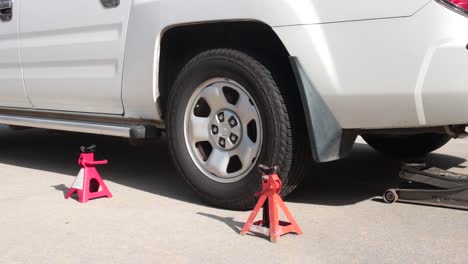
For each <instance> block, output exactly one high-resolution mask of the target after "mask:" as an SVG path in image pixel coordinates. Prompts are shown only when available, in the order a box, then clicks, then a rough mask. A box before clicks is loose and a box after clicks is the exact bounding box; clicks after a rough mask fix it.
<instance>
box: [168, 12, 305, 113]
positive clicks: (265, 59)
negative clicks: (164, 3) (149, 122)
mask: <svg viewBox="0 0 468 264" xmlns="http://www.w3.org/2000/svg"><path fill="white" fill-rule="evenodd" d="M215 48H231V49H237V50H240V51H242V52H245V53H246V54H248V55H250V56H252V57H254V58H255V59H257V60H259V61H260V62H261V63H262V64H264V65H265V66H266V67H267V68H268V69H269V70H270V71H272V73H273V76H274V78H275V79H276V81H277V82H280V83H279V85H280V87H281V86H282V87H294V89H291V90H293V91H294V92H295V93H297V97H296V98H297V99H298V102H297V103H300V100H299V97H298V96H299V93H298V88H297V83H296V81H295V78H294V74H293V72H292V69H291V65H290V63H289V53H288V51H287V50H286V48H285V47H284V45H283V43H282V42H281V40H280V39H279V38H278V36H277V35H276V34H275V32H274V31H273V30H272V28H271V27H269V26H268V25H266V24H264V23H261V22H247V21H237V22H216V23H214V22H213V23H204V24H193V25H181V26H176V27H172V28H169V29H168V30H166V31H165V32H164V34H163V37H162V39H161V53H160V54H161V55H160V64H159V92H160V98H159V103H160V107H161V110H162V113H163V118H164V117H165V113H166V107H167V106H166V102H167V98H168V95H169V92H170V89H171V87H172V85H173V83H174V81H175V79H176V77H177V74H178V73H179V71H180V70H181V69H182V67H183V66H184V65H185V64H186V63H187V62H188V61H189V60H190V59H191V58H192V57H194V56H195V55H196V54H198V53H200V52H203V51H206V50H209V49H215ZM288 92H292V91H289V90H288Z"/></svg>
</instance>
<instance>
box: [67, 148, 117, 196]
mask: <svg viewBox="0 0 468 264" xmlns="http://www.w3.org/2000/svg"><path fill="white" fill-rule="evenodd" d="M95 150H96V146H95V145H93V146H91V147H88V148H85V147H81V152H82V153H81V154H80V157H79V158H78V165H80V166H81V170H80V172H79V173H78V176H77V177H76V178H75V181H74V182H73V184H72V186H71V187H70V190H68V192H67V194H66V195H65V199H68V198H70V196H71V195H72V194H73V193H75V192H77V193H78V201H79V202H80V203H86V202H88V200H89V199H94V198H99V197H104V196H107V197H108V198H111V197H112V194H111V193H110V191H109V189H107V186H106V184H104V181H103V180H102V178H101V176H100V175H99V172H98V171H97V170H96V168H95V166H96V165H104V164H107V160H96V161H95V160H94V151H95ZM99 187H101V190H100V191H99Z"/></svg>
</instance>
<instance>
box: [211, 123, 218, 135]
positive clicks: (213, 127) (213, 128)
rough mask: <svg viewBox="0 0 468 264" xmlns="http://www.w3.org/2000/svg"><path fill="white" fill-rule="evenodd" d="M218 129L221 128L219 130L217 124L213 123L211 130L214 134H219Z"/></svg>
mask: <svg viewBox="0 0 468 264" xmlns="http://www.w3.org/2000/svg"><path fill="white" fill-rule="evenodd" d="M218 131H219V130H218V127H217V126H215V125H212V126H211V132H213V134H215V135H216V134H218Z"/></svg>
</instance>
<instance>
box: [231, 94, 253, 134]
mask: <svg viewBox="0 0 468 264" xmlns="http://www.w3.org/2000/svg"><path fill="white" fill-rule="evenodd" d="M236 112H237V114H238V115H239V118H240V119H241V121H242V124H244V126H246V125H247V124H248V123H249V122H250V121H252V120H255V121H257V110H256V109H255V107H254V106H253V105H252V104H251V103H250V98H249V97H248V96H247V95H246V94H244V93H241V94H240V96H239V100H238V101H237V103H236Z"/></svg>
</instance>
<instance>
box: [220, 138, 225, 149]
mask: <svg viewBox="0 0 468 264" xmlns="http://www.w3.org/2000/svg"><path fill="white" fill-rule="evenodd" d="M219 145H220V146H221V147H223V148H224V147H226V140H225V139H224V138H220V139H219Z"/></svg>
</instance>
